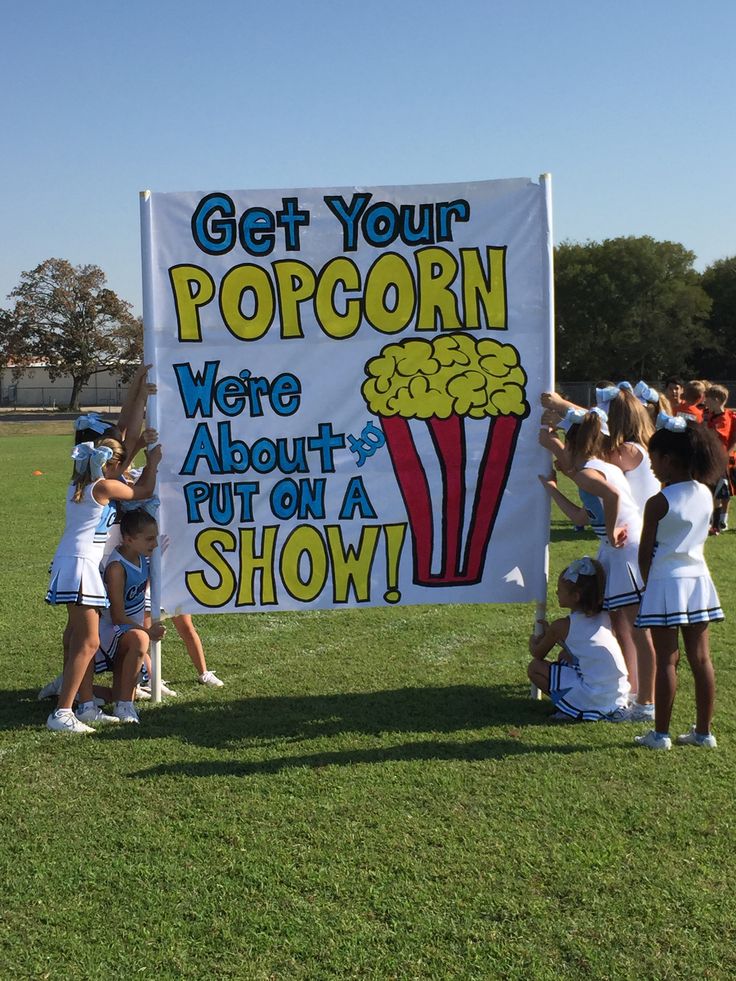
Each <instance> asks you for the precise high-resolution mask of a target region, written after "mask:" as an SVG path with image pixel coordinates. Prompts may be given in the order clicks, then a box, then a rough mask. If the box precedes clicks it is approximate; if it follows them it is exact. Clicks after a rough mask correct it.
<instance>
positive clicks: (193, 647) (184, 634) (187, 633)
mask: <svg viewBox="0 0 736 981" xmlns="http://www.w3.org/2000/svg"><path fill="white" fill-rule="evenodd" d="M171 619H172V622H173V624H174V626H175V627H176V632H177V633H178V634H179V636H180V637H181V639H182V640H183V641H184V646H185V647H186V649H187V654H188V655H189V657H190V658H191V661H192V664H193V665H194V669H195V671H196V672H197V674H199V675H201V674H204V673H205V671H206V670H207V663H206V661H205V659H204V650H203V649H202V641H201V640H200V638H199V634H198V633H197V630H196V628H195V626H194V624H193V623H192V618H191V617H190V615H189V614H188V613H181V614H180V615H179V616H177V617H172V618H171Z"/></svg>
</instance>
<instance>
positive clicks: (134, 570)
mask: <svg viewBox="0 0 736 981" xmlns="http://www.w3.org/2000/svg"><path fill="white" fill-rule="evenodd" d="M110 562H119V563H120V565H121V566H122V567H123V572H124V574H125V583H124V586H123V609H124V611H125V615H126V617H130V619H131V620H135V621H136V623H137V624H139V625H140V626H141V627H142V626H143V614H144V604H145V595H146V586H147V585H148V579H149V576H150V573H151V563H150V560H149V559H148V558H146V557H145V556H142V555H141V556H139V563H138V565H135V563H133V562H129V561H128V559H126V558H123V556H122V555H121V554H120V552H118V550H117V549H115V550H114V551H113V552H111V554H110V558H109V559H108V562H107V565H109V564H110ZM133 629H134V627H133V626H132V625H131V624H129V623H113V622H112V617H111V616H110V611H109V610H105V612H104V613H103V614H102V617H101V618H100V646H99V649H98V651H97V653H96V654H95V674H100V673H102V672H103V671H112V666H113V661H114V659H115V654H116V653H117V649H118V644H119V643H120V638H121V637H122V636H123V634H126V633H127V632H128V631H129V630H133Z"/></svg>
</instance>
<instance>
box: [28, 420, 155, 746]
mask: <svg viewBox="0 0 736 981" xmlns="http://www.w3.org/2000/svg"><path fill="white" fill-rule="evenodd" d="M125 457H126V453H125V449H124V447H123V445H122V444H121V443H119V442H118V441H117V440H113V439H102V440H101V441H100V443H99V445H98V446H94V445H93V444H92V443H80V444H78V445H77V446H75V447H74V450H73V452H72V459H73V460H74V470H73V472H72V479H71V484H70V486H69V491H68V494H67V503H66V525H65V528H64V533H63V535H62V537H61V541H60V542H59V545H58V548H57V549H56V554H55V555H54V560H53V562H52V565H51V580H50V583H49V588H48V592H47V593H46V602H47V603H51V604H53V605H56V606H61V605H64V606H66V608H67V612H68V616H69V624H68V642H69V654H68V657H67V660H66V663H65V665H64V674H63V678H62V683H61V690H60V692H59V700H58V705H57V708H56V710H55V711H54V712H52V713H51V715H49V717H48V720H47V723H46V724H47V726H48V728H49V729H53V730H55V731H59V732H73V733H86V732H91V731H92V729H91V728H90V726H88V725H87V724H86V723H84V722H82V721H80V720H79V719H77V717H76V716H75V715H74V713H73V712H72V702H73V699H74V696H75V695H76V694H77V691H78V690H79V686H80V684H81V683H82V679H83V678H84V675H85V672H86V670H87V666H88V665H89V663H90V662H91V660H92V658H93V657H94V655H95V652H96V650H97V648H98V647H99V610H100V609H103V608H104V607H106V606H107V605H108V601H107V596H106V593H105V586H104V583H103V582H102V577H101V575H100V570H99V560H100V555H99V552H100V547H99V545H98V544H95V531H96V530H97V528H98V526H99V524H100V519H101V517H102V514H103V512H104V510H105V508H106V507H107V506H108V505H109V503H110V502H111V501H113V500H130V499H133V498H146V497H150V496H151V495H152V494H153V490H154V487H155V483H156V472H157V470H158V464H159V462H160V460H161V448H160V446H157V447H154V449H153V450H151V452H150V453H149V454H148V462H147V464H146V468H145V470H144V473H143V476H142V477H141V480H140V481H139V482H138V484H137V485H136V486H135V487H129V486H128V485H127V484H125V483H123V482H122V481H120V480H119V479H118V478H119V476H120V473H121V472H122V467H123V466H124V464H125ZM93 707H94V706H93ZM91 721H98V722H104V721H106V720H105V719H100V718H98V717H95V718H94V719H91Z"/></svg>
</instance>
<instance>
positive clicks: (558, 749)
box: [129, 739, 594, 779]
mask: <svg viewBox="0 0 736 981" xmlns="http://www.w3.org/2000/svg"><path fill="white" fill-rule="evenodd" d="M591 749H594V747H593V746H587V745H580V744H577V745H574V746H571V745H560V746H549V745H546V746H530V745H528V744H524V743H522V742H520V741H519V740H518V739H478V740H475V741H473V742H470V743H463V742H449V741H448V742H439V741H437V740H427V741H425V742H412V743H402V744H401V745H399V746H380V747H375V748H373V749H349V750H341V751H336V752H332V753H331V752H322V753H309V754H308V755H307V756H277V757H274V758H273V759H267V760H255V761H252V762H246V763H238V762H237V761H234V760H202V761H200V762H186V763H162V764H161V765H160V766H154V767H150V768H149V769H147V770H139V771H137V772H135V773H130V774H129V776H130V777H131V778H133V779H149V778H155V777H167V776H179V777H194V778H202V777H252V776H258V775H259V774H266V773H280V772H281V771H282V770H294V769H311V770H322V769H324V768H326V767H329V766H358V765H359V764H361V763H367V764H375V763H397V762H400V763H406V762H411V761H414V760H425V761H429V760H447V761H460V760H462V761H466V762H479V761H483V760H500V759H504V758H506V757H509V756H521V755H526V754H529V753H547V754H549V753H560V754H569V753H583V752H588V751H589V750H591Z"/></svg>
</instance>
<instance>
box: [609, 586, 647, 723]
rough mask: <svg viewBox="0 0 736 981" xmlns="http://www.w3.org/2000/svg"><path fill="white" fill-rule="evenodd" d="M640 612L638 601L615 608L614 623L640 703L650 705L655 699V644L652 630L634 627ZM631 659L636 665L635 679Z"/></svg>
mask: <svg viewBox="0 0 736 981" xmlns="http://www.w3.org/2000/svg"><path fill="white" fill-rule="evenodd" d="M638 612H639V606H638V604H637V605H635V606H622V607H620V608H619V609H618V610H611V625H612V627H613V632H614V634H615V635H616V640H617V641H618V642H619V644H620V645H621V651H622V653H623V655H624V661H625V662H626V667H627V669H628V671H629V682H630V684H631V689H632V691H635V692H637V696H636V700H637V702H638V703H639V704H640V705H650V704H651V703H652V702H653V701H654V663H655V658H654V647H653V646H652V638H651V636H650V634H649V631H648V630H642V629H640V628H639V627H635V626H634V623H635V621H636V616H637V613H638ZM627 653H628V656H627ZM630 661H633V664H634V665H635V668H634V675H633V678H632V673H631V668H630V666H629V665H630Z"/></svg>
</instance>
